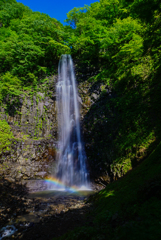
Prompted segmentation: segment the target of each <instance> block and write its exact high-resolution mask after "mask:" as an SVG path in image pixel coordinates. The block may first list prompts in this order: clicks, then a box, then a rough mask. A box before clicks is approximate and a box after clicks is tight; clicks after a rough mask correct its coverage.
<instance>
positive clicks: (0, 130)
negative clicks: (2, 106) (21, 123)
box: [0, 120, 14, 152]
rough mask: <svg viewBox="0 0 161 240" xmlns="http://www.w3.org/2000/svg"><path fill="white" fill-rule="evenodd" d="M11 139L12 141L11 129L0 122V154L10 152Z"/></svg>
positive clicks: (4, 122)
mask: <svg viewBox="0 0 161 240" xmlns="http://www.w3.org/2000/svg"><path fill="white" fill-rule="evenodd" d="M11 139H14V137H13V134H12V131H11V127H10V126H9V125H8V123H7V122H6V121H5V120H0V152H1V151H8V150H10V148H9V146H10V144H11Z"/></svg>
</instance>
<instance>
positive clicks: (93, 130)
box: [78, 78, 117, 187]
mask: <svg viewBox="0 0 161 240" xmlns="http://www.w3.org/2000/svg"><path fill="white" fill-rule="evenodd" d="M87 79H88V78H87ZM78 92H79V97H80V98H81V101H79V102H80V108H81V126H82V132H83V139H84V142H85V149H86V154H87V159H88V160H87V165H88V166H87V167H88V170H89V172H90V177H91V180H92V181H93V182H95V183H96V184H98V185H100V186H103V187H105V186H106V185H107V184H108V183H109V182H110V181H111V174H112V173H111V169H110V165H111V163H112V157H113V149H112V148H113V146H112V136H111V132H112V134H113V136H114V135H115V132H116V130H117V128H116V125H115V121H114V116H116V113H115V112H114V111H111V109H110V108H109V107H108V102H109V99H111V98H113V97H114V94H113V93H112V89H111V88H110V87H109V86H108V85H107V84H105V83H103V82H101V81H98V82H96V83H95V82H94V81H89V80H83V81H81V80H80V82H78Z"/></svg>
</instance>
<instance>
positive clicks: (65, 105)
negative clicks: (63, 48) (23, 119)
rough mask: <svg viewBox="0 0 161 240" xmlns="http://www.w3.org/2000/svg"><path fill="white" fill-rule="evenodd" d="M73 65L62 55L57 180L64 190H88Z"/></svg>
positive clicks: (58, 106)
mask: <svg viewBox="0 0 161 240" xmlns="http://www.w3.org/2000/svg"><path fill="white" fill-rule="evenodd" d="M77 99H78V95H77V89H76V80H75V74H74V67H73V61H72V58H71V56H70V55H62V56H61V59H60V61H59V67H58V83H57V108H58V131H59V144H58V145H59V153H58V156H57V158H58V170H57V177H58V179H59V180H60V181H62V182H63V183H64V184H65V185H66V186H73V185H75V186H79V187H81V186H82V185H84V186H87V185H88V182H87V170H86V154H85V151H84V147H83V144H82V141H81V133H80V114H79V107H78V101H77Z"/></svg>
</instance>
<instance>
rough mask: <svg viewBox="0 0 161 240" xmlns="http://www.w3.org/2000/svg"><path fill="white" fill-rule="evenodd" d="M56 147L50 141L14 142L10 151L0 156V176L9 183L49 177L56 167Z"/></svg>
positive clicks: (53, 142)
mask: <svg viewBox="0 0 161 240" xmlns="http://www.w3.org/2000/svg"><path fill="white" fill-rule="evenodd" d="M56 145H57V143H56V142H55V141H54V140H52V139H50V140H35V141H34V140H26V141H19V142H15V143H14V144H13V146H12V149H11V151H9V152H5V153H3V154H1V155H0V159H1V160H0V175H1V176H4V177H5V178H7V179H8V180H9V181H15V180H23V179H24V180H28V179H44V178H45V177H47V176H50V175H51V174H53V172H54V170H55V166H56Z"/></svg>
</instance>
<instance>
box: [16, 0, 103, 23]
mask: <svg viewBox="0 0 161 240" xmlns="http://www.w3.org/2000/svg"><path fill="white" fill-rule="evenodd" d="M97 1H99V0H17V2H21V3H23V4H24V5H26V6H28V7H29V8H31V9H32V10H33V11H38V12H42V13H46V14H48V15H49V16H50V17H52V18H56V19H57V20H59V21H61V23H64V22H63V21H64V20H65V19H66V14H67V13H68V12H69V11H70V10H72V9H73V8H74V7H83V6H84V4H87V5H90V4H91V3H93V2H97Z"/></svg>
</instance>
